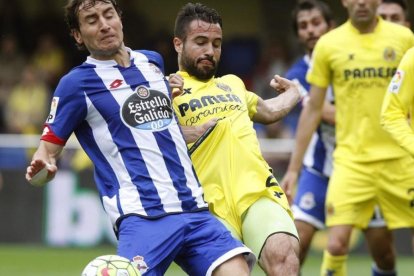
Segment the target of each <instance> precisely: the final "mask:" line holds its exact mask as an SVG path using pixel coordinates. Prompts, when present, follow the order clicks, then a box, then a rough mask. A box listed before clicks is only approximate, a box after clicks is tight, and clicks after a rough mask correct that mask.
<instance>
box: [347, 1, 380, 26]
mask: <svg viewBox="0 0 414 276" xmlns="http://www.w3.org/2000/svg"><path fill="white" fill-rule="evenodd" d="M380 2H381V0H342V4H343V5H344V7H345V8H346V9H347V10H348V15H349V18H350V19H351V21H352V23H353V24H354V25H355V26H356V27H361V28H364V27H367V26H371V25H372V24H373V22H375V18H376V14H377V8H378V6H379V4H380Z"/></svg>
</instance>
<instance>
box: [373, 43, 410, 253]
mask: <svg viewBox="0 0 414 276" xmlns="http://www.w3.org/2000/svg"><path fill="white" fill-rule="evenodd" d="M413 99H414V48H411V49H410V50H408V51H407V53H406V54H405V55H404V57H403V59H402V60H401V63H400V65H399V67H398V70H397V72H396V73H395V75H394V77H393V78H392V80H391V82H390V85H389V87H388V92H387V93H386V95H385V98H384V102H383V105H382V111H381V124H382V126H383V128H384V129H385V130H386V131H387V132H388V133H390V134H391V136H392V138H393V139H394V140H395V141H397V143H398V144H399V145H400V146H401V147H402V148H403V149H405V150H406V151H407V152H408V153H409V154H411V155H412V156H414V131H413V110H414V101H413ZM407 118H410V119H409V120H407ZM411 169H413V168H411ZM407 193H408V194H409V195H410V196H411V203H410V204H411V206H414V185H413V187H412V188H411V189H409V190H407ZM413 249H414V240H413Z"/></svg>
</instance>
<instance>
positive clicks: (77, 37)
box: [72, 30, 83, 44]
mask: <svg viewBox="0 0 414 276" xmlns="http://www.w3.org/2000/svg"><path fill="white" fill-rule="evenodd" d="M72 36H73V38H74V39H75V40H76V42H77V43H78V44H83V39H82V36H81V34H80V32H79V31H78V30H72Z"/></svg>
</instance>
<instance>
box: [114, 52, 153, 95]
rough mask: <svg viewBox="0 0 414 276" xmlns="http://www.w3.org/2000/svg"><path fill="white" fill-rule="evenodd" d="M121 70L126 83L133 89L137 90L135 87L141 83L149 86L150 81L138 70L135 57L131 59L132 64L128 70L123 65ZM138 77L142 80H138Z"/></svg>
mask: <svg viewBox="0 0 414 276" xmlns="http://www.w3.org/2000/svg"><path fill="white" fill-rule="evenodd" d="M119 72H120V73H121V75H122V76H123V77H124V79H125V81H126V83H127V84H128V85H130V86H131V89H132V90H133V91H135V88H137V87H138V86H141V85H145V86H146V87H149V82H148V81H147V80H146V79H145V78H144V76H143V75H142V73H141V71H140V70H138V67H137V66H136V65H135V63H134V59H132V60H131V66H130V67H129V68H128V70H125V69H123V68H122V67H120V70H119ZM137 78H138V79H139V80H140V81H137Z"/></svg>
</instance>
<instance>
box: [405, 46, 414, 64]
mask: <svg viewBox="0 0 414 276" xmlns="http://www.w3.org/2000/svg"><path fill="white" fill-rule="evenodd" d="M404 60H406V61H410V63H411V64H414V47H411V48H410V49H408V50H407V52H405V55H404Z"/></svg>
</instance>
